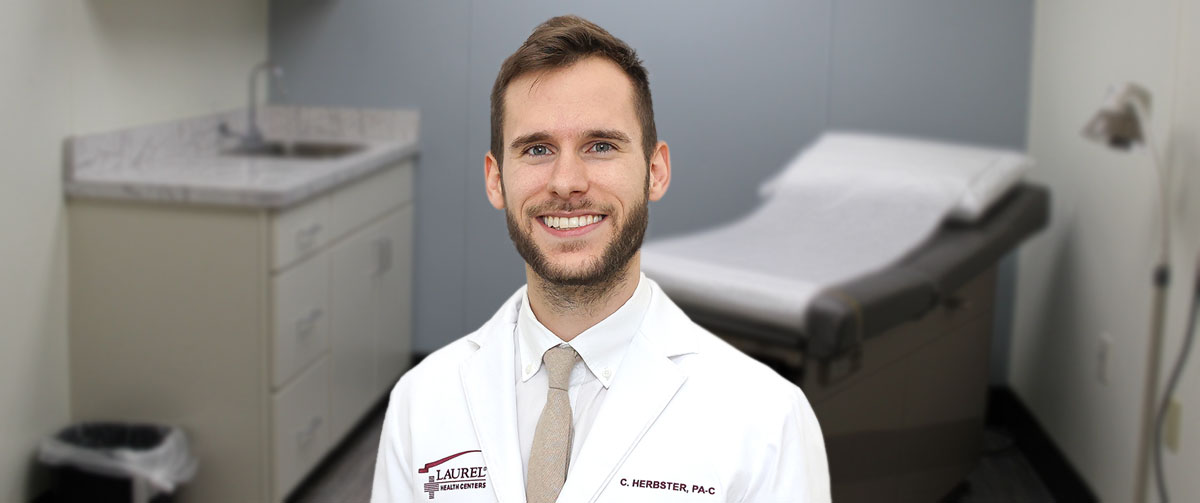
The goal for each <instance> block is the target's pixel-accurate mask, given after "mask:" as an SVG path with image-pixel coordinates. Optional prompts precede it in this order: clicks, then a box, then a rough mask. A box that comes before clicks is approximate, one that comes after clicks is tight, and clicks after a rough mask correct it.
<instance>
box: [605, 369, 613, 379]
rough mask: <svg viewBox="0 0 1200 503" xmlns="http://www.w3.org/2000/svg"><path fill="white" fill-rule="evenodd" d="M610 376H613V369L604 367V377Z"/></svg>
mask: <svg viewBox="0 0 1200 503" xmlns="http://www.w3.org/2000/svg"><path fill="white" fill-rule="evenodd" d="M609 377H612V370H610V369H604V378H605V379H608V378H609Z"/></svg>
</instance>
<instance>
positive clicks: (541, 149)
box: [525, 145, 550, 156]
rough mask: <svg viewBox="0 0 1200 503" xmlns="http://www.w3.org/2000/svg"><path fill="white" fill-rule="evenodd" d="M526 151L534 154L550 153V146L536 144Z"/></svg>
mask: <svg viewBox="0 0 1200 503" xmlns="http://www.w3.org/2000/svg"><path fill="white" fill-rule="evenodd" d="M525 153H527V154H529V155H533V156H542V155H550V147H547V146H545V145H534V146H532V147H529V148H527V149H525Z"/></svg>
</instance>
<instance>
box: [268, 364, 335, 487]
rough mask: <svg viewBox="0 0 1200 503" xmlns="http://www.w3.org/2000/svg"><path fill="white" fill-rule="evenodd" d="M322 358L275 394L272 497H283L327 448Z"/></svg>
mask: <svg viewBox="0 0 1200 503" xmlns="http://www.w3.org/2000/svg"><path fill="white" fill-rule="evenodd" d="M328 360H329V359H328V358H321V359H320V360H319V361H318V362H317V363H316V364H314V365H313V366H312V367H309V368H308V369H307V370H305V371H304V373H303V374H300V376H299V377H298V378H297V379H296V380H295V381H294V382H292V383H291V384H289V385H288V386H287V387H286V388H284V389H283V390H280V391H279V393H276V394H275V397H274V402H275V403H274V427H275V428H274V431H275V437H274V440H275V445H274V454H275V498H274V499H276V500H282V499H283V496H285V495H286V494H287V493H288V491H291V490H292V489H293V488H294V487H295V486H296V484H297V483H298V482H299V481H300V479H302V478H304V476H305V475H306V474H307V473H308V472H309V471H310V470H312V469H313V467H315V466H316V465H317V463H318V462H319V461H320V460H321V457H322V456H324V455H325V453H326V452H327V451H328V450H329V448H330V446H331V445H332V444H331V441H330V436H329V364H328Z"/></svg>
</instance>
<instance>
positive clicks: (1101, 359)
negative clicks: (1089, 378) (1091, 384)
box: [1096, 332, 1113, 386]
mask: <svg viewBox="0 0 1200 503" xmlns="http://www.w3.org/2000/svg"><path fill="white" fill-rule="evenodd" d="M1112 349H1113V338H1112V335H1109V334H1108V333H1107V332H1101V333H1100V338H1099V340H1098V341H1097V343H1096V380H1097V381H1100V384H1103V385H1105V386H1108V374H1109V372H1108V365H1109V363H1108V362H1109V361H1110V360H1112Z"/></svg>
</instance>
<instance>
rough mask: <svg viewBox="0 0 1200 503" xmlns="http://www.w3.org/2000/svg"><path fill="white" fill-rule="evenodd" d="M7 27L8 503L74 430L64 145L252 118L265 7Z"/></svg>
mask: <svg viewBox="0 0 1200 503" xmlns="http://www.w3.org/2000/svg"><path fill="white" fill-rule="evenodd" d="M4 7H5V12H4V16H0V68H3V69H4V70H3V72H0V110H3V111H4V115H5V120H4V121H0V151H3V152H4V155H5V157H4V160H3V161H0V162H2V164H3V166H2V167H0V320H3V327H4V328H3V330H0V409H2V410H3V413H0V432H2V434H0V501H14V502H16V501H28V500H29V499H30V498H32V497H33V496H34V494H35V493H34V491H35V489H36V488H35V485H36V484H34V483H32V482H31V474H32V473H33V472H32V469H31V468H32V466H33V463H32V461H33V455H34V452H35V448H36V444H37V441H38V439H40V438H42V437H43V436H46V435H48V434H50V433H52V432H53V431H55V430H56V429H58V428H60V427H62V426H64V425H66V424H67V423H69V422H70V420H71V417H70V411H69V393H70V391H69V389H68V384H67V383H68V375H67V348H68V337H67V333H68V323H67V315H66V313H67V309H66V308H67V297H66V291H67V281H68V271H67V268H66V251H67V242H66V236H67V234H66V228H65V225H66V219H65V214H64V207H63V202H62V184H61V157H60V151H61V148H62V140H63V138H64V137H66V136H68V135H70V134H77V133H85V132H95V131H103V130H108V129H115V128H119V127H124V126H130V125H134V124H141V123H146V122H153V121H162V120H170V119H177V118H182V117H186V116H190V115H197V114H203V113H207V112H212V111H216V110H223V109H229V108H234V107H238V106H242V104H243V102H244V100H245V92H246V90H245V77H246V75H247V72H248V71H249V69H250V67H251V66H252V65H253V64H254V63H256V62H258V61H261V60H263V59H264V58H265V57H266V53H267V38H266V37H267V2H266V0H252V1H247V0H215V1H207V2H195V1H187V0H169V1H168V0H157V1H156V0H89V1H86V2H78V1H74V0H15V1H11V2H5V4H4Z"/></svg>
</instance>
